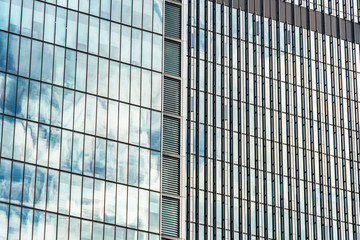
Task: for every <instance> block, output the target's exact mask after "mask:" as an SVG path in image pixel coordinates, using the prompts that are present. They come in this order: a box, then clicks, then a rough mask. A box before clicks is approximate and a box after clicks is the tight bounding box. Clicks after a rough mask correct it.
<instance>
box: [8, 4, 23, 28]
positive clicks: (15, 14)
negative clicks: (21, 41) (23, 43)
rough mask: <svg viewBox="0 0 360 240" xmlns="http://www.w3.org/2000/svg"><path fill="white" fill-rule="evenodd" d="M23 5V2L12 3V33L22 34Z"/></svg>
mask: <svg viewBox="0 0 360 240" xmlns="http://www.w3.org/2000/svg"><path fill="white" fill-rule="evenodd" d="M21 5H22V0H13V1H11V12H10V29H9V31H10V32H13V33H18V34H19V33H20V20H21Z"/></svg>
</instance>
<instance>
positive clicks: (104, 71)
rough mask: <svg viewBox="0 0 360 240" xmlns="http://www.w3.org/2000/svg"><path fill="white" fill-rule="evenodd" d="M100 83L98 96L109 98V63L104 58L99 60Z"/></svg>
mask: <svg viewBox="0 0 360 240" xmlns="http://www.w3.org/2000/svg"><path fill="white" fill-rule="evenodd" d="M99 66H101V67H100V68H99V83H98V86H99V88H98V95H100V96H104V97H107V95H108V84H109V61H108V60H106V59H103V58H100V59H99Z"/></svg>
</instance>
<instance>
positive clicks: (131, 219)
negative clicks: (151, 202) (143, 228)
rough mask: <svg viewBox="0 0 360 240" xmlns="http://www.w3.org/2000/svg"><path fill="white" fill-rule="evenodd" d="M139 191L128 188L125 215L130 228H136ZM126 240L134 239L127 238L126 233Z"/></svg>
mask: <svg viewBox="0 0 360 240" xmlns="http://www.w3.org/2000/svg"><path fill="white" fill-rule="evenodd" d="M138 191H139V190H138V189H137V188H132V187H129V188H128V214H127V226H128V227H132V228H137V226H138V223H137V218H138V217H137V216H138V200H139V199H138V195H139V192H138ZM128 239H134V238H132V237H130V238H129V232H128Z"/></svg>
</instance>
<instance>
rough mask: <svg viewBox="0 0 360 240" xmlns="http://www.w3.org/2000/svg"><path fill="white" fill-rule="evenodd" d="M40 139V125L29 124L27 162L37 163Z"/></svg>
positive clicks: (27, 130) (27, 131)
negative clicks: (38, 141)
mask: <svg viewBox="0 0 360 240" xmlns="http://www.w3.org/2000/svg"><path fill="white" fill-rule="evenodd" d="M37 138H38V125H37V124H36V123H32V122H28V123H27V129H26V150H25V161H26V162H31V163H35V162H36V149H37Z"/></svg>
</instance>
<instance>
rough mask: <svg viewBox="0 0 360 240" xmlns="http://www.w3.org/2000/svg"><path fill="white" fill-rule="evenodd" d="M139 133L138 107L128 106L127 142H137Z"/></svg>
mask: <svg viewBox="0 0 360 240" xmlns="http://www.w3.org/2000/svg"><path fill="white" fill-rule="evenodd" d="M139 133H140V108H139V107H134V106H130V134H129V142H130V143H132V144H136V145H138V144H139V137H140V136H139Z"/></svg>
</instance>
